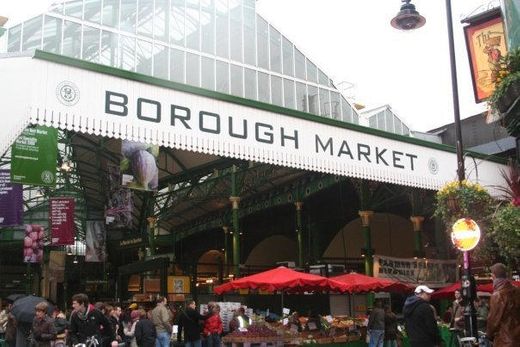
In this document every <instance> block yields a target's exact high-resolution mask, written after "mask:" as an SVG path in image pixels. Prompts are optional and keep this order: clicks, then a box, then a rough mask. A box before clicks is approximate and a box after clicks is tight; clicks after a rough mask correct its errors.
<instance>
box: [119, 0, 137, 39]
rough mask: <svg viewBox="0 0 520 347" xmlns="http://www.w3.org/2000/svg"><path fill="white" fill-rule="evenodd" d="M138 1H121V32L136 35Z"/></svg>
mask: <svg viewBox="0 0 520 347" xmlns="http://www.w3.org/2000/svg"><path fill="white" fill-rule="evenodd" d="M136 17H137V0H121V30H124V31H128V32H129V33H132V34H133V33H135V21H136Z"/></svg>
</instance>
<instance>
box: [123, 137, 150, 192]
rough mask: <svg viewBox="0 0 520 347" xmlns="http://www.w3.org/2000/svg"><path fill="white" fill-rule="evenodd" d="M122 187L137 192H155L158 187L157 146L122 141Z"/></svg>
mask: <svg viewBox="0 0 520 347" xmlns="http://www.w3.org/2000/svg"><path fill="white" fill-rule="evenodd" d="M121 153H122V154H123V160H122V161H121V174H122V185H123V186H126V187H128V188H132V189H138V190H151V191H155V190H157V188H158V186H159V168H158V167H157V158H158V157H159V146H157V145H150V144H146V143H139V142H131V141H125V140H123V141H122V144H121Z"/></svg>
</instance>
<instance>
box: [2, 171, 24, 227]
mask: <svg viewBox="0 0 520 347" xmlns="http://www.w3.org/2000/svg"><path fill="white" fill-rule="evenodd" d="M22 218H23V191H22V185H21V184H11V179H10V173H9V170H0V227H9V226H14V225H21V224H22Z"/></svg>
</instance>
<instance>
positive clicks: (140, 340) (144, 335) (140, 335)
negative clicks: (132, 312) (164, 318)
mask: <svg viewBox="0 0 520 347" xmlns="http://www.w3.org/2000/svg"><path fill="white" fill-rule="evenodd" d="M137 311H138V312H139V321H138V322H137V324H136V325H135V332H134V336H135V342H136V343H137V346H139V347H154V346H155V339H156V337H157V333H156V332H155V326H154V325H153V322H152V321H151V320H150V319H148V314H147V313H146V311H145V310H143V309H139V310H137Z"/></svg>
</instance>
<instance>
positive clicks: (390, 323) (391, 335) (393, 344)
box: [385, 305, 397, 347]
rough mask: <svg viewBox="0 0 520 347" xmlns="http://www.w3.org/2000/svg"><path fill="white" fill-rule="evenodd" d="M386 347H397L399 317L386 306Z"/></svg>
mask: <svg viewBox="0 0 520 347" xmlns="http://www.w3.org/2000/svg"><path fill="white" fill-rule="evenodd" d="M385 347H397V316H396V315H395V313H393V312H392V309H391V308H390V305H385Z"/></svg>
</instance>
